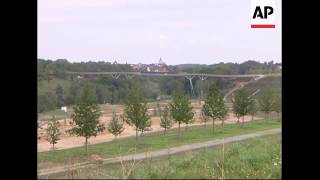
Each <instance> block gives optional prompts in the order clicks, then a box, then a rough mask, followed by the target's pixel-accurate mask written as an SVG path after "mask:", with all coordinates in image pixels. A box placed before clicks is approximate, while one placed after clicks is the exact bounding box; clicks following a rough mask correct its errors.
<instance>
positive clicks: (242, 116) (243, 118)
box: [242, 116, 244, 125]
mask: <svg viewBox="0 0 320 180" xmlns="http://www.w3.org/2000/svg"><path fill="white" fill-rule="evenodd" d="M243 124H244V116H242V125H243Z"/></svg>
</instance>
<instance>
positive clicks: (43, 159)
mask: <svg viewBox="0 0 320 180" xmlns="http://www.w3.org/2000/svg"><path fill="white" fill-rule="evenodd" d="M278 127H280V121H278V120H268V121H265V120H259V121H253V122H247V123H245V125H244V126H243V127H240V126H239V125H237V124H227V125H225V126H224V128H223V129H222V127H221V126H220V125H217V126H216V129H215V133H214V135H212V127H211V126H208V127H207V128H204V127H203V126H195V127H189V129H188V130H187V131H185V128H182V129H181V130H182V131H181V132H182V134H181V138H180V139H178V138H177V129H172V130H170V131H168V133H167V134H166V135H163V133H162V132H155V133H150V134H146V135H144V136H143V137H142V138H140V140H139V143H138V146H137V149H136V152H135V151H134V150H135V137H128V138H123V139H121V140H120V139H119V140H118V141H112V142H106V143H101V144H94V145H90V146H89V152H90V153H91V154H98V155H99V156H101V157H102V158H110V157H115V156H118V155H119V153H120V151H121V154H122V155H124V154H132V153H138V152H145V151H154V150H158V149H163V148H167V147H174V146H179V145H183V144H190V143H195V142H204V141H208V140H213V139H218V138H222V137H230V136H235V135H241V134H247V133H253V132H256V131H261V130H267V129H273V128H278ZM71 159H72V160H73V161H75V162H78V161H83V160H86V159H85V150H84V147H77V148H71V149H65V150H57V151H54V152H52V151H49V152H39V153H38V163H40V166H39V167H43V166H41V163H43V164H48V162H50V163H53V164H55V163H56V164H63V163H67V162H69V161H70V160H71Z"/></svg>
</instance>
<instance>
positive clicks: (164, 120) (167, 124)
mask: <svg viewBox="0 0 320 180" xmlns="http://www.w3.org/2000/svg"><path fill="white" fill-rule="evenodd" d="M159 112H160V126H161V127H162V128H164V134H166V131H167V129H170V128H171V127H172V126H173V121H172V119H171V115H170V109H169V106H165V107H164V110H163V111H161V109H160V111H159Z"/></svg>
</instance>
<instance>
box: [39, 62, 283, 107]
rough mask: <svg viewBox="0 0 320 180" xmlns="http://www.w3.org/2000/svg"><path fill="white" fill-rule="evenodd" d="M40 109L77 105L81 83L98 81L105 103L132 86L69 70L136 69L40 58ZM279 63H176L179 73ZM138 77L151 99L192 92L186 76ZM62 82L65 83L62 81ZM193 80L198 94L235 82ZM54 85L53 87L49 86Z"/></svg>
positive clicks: (261, 69) (258, 69) (238, 70)
mask: <svg viewBox="0 0 320 180" xmlns="http://www.w3.org/2000/svg"><path fill="white" fill-rule="evenodd" d="M37 62H38V106H37V107H38V109H37V111H38V112H45V111H50V110H54V109H56V108H60V107H61V106H65V105H66V106H69V105H74V104H75V103H76V97H77V96H78V94H79V93H80V89H81V88H80V87H82V86H83V85H84V84H86V83H88V81H89V80H90V83H92V84H93V85H94V91H96V94H97V98H96V102H97V103H98V104H103V103H111V104H114V103H124V102H125V101H126V99H127V95H128V94H129V90H130V88H131V87H132V82H131V80H130V79H126V78H124V77H120V79H118V80H115V79H112V78H111V77H109V76H99V77H84V78H82V79H81V78H78V77H77V76H70V75H67V74H66V72H67V71H75V72H84V71H94V72H98V71H132V69H131V67H130V65H129V64H112V63H110V62H104V61H99V62H90V61H89V62H80V63H76V62H75V63H70V62H68V61H67V60H66V59H58V60H55V61H52V60H44V59H38V61H37ZM278 65H280V64H277V63H273V61H270V62H265V63H259V62H256V61H246V62H244V63H240V64H239V63H219V64H213V65H175V66H174V68H173V69H175V71H176V73H181V72H193V73H214V74H250V73H274V72H279V69H277V67H278ZM135 79H136V80H135V81H140V82H143V83H144V85H145V86H143V88H142V91H143V94H144V96H145V97H146V99H147V100H156V99H157V98H158V97H159V96H163V97H164V98H165V97H170V96H172V95H173V92H174V91H175V90H177V89H179V90H180V91H181V92H183V93H185V94H190V93H191V92H190V84H189V81H188V80H186V79H185V78H184V77H176V78H167V77H161V78H154V77H152V78H148V77H139V78H135ZM52 81H55V82H57V85H56V86H55V87H53V88H51V86H50V83H52ZM60 82H61V83H60ZM192 83H193V84H194V87H195V96H194V98H198V97H200V96H206V95H207V94H208V89H209V86H210V85H211V84H214V83H215V84H217V85H218V86H219V88H220V89H221V90H222V91H224V90H226V89H228V88H229V87H231V86H233V81H232V80H227V79H223V78H219V79H213V78H210V79H207V80H206V83H203V82H202V81H201V80H199V79H198V78H194V79H193V80H192ZM49 87H50V88H49Z"/></svg>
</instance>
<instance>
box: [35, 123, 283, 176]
mask: <svg viewBox="0 0 320 180" xmlns="http://www.w3.org/2000/svg"><path fill="white" fill-rule="evenodd" d="M277 133H281V128H276V129H271V130H266V131H259V132H256V133H251V134H245V135H239V136H233V137H228V138H225V139H223V140H222V139H217V140H212V141H207V142H202V143H193V144H187V145H183V146H178V147H173V148H169V149H162V150H158V151H154V152H150V153H147V152H145V153H139V154H131V155H126V156H123V157H116V158H109V159H103V164H110V163H117V162H120V161H128V160H142V159H146V158H150V157H153V158H154V157H159V156H165V155H171V154H176V153H181V152H185V151H190V150H196V149H200V148H206V147H214V146H218V145H221V144H223V143H232V142H238V141H243V140H247V139H252V138H256V137H261V136H267V135H272V134H277ZM90 166H95V164H90V162H83V163H78V164H74V165H67V166H60V167H55V168H48V169H43V170H40V171H39V175H40V176H44V175H49V174H54V173H61V172H66V171H68V170H72V169H78V168H87V167H90Z"/></svg>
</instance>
